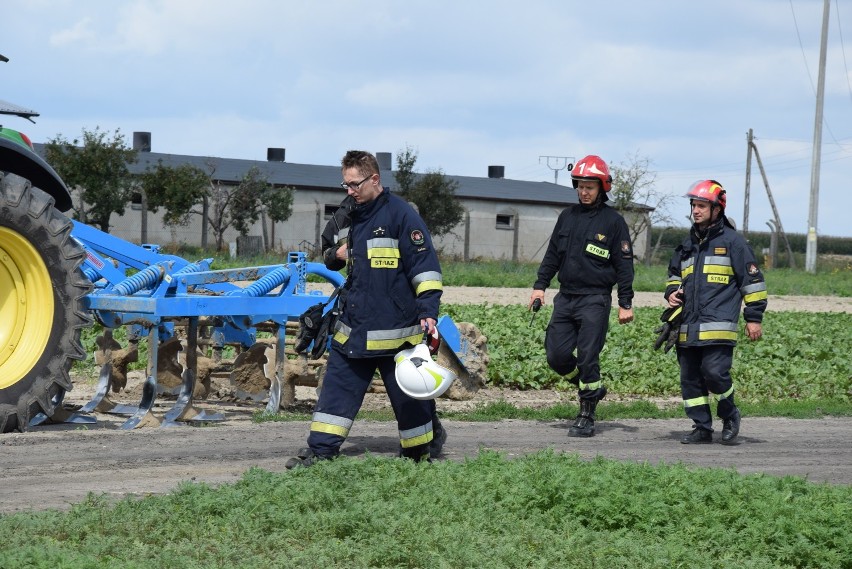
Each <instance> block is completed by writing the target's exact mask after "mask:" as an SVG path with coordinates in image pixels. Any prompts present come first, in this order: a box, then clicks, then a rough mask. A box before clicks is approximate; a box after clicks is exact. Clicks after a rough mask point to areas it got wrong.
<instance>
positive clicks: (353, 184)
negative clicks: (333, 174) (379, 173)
mask: <svg viewBox="0 0 852 569" xmlns="http://www.w3.org/2000/svg"><path fill="white" fill-rule="evenodd" d="M372 177H373V175H372V174H370V175H369V176H367V177H366V178H364V179H363V180H361V181H360V182H357V183H356V182H340V187H341V188H343V189H344V190H357V189H358V188H360V187H361V184H363V183H364V182H366V181H367V180H369V179H370V178H372Z"/></svg>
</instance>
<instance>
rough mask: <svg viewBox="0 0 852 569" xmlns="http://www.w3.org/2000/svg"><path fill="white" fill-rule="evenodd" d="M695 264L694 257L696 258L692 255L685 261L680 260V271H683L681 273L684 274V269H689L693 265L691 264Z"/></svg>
mask: <svg viewBox="0 0 852 569" xmlns="http://www.w3.org/2000/svg"><path fill="white" fill-rule="evenodd" d="M694 264H695V259H694V258H692V257H690V258H689V259H687V260H685V261H681V262H680V272H681V274H683V271H685V270H686V269H688V268H689V267H691V266H692V265H694Z"/></svg>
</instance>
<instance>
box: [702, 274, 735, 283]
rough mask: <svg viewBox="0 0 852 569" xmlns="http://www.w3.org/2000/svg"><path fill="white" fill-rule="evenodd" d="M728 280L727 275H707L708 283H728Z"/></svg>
mask: <svg viewBox="0 0 852 569" xmlns="http://www.w3.org/2000/svg"><path fill="white" fill-rule="evenodd" d="M730 280H731V277H729V276H728V275H707V282H708V283H719V284H728V282H730Z"/></svg>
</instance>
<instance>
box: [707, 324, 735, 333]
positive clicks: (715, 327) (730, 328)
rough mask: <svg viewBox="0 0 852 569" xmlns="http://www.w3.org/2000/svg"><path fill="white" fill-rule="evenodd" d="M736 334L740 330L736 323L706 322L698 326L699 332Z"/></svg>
mask: <svg viewBox="0 0 852 569" xmlns="http://www.w3.org/2000/svg"><path fill="white" fill-rule="evenodd" d="M720 330H723V331H725V332H736V331H737V330H738V328H737V324H736V323H735V322H705V323H703V324H699V325H698V332H699V333H700V332H718V331H720Z"/></svg>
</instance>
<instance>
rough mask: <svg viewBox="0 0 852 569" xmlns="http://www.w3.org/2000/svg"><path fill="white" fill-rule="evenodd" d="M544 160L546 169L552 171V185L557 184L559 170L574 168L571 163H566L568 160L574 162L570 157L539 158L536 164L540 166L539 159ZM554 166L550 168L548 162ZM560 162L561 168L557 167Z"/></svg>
mask: <svg viewBox="0 0 852 569" xmlns="http://www.w3.org/2000/svg"><path fill="white" fill-rule="evenodd" d="M542 158H545V159H546V160H547V167H548V168H550V169H551V170H553V183H554V184H558V183H559V170H566V169H567V170H571V168H572V167H573V166H574V165H573V164H572V163H570V162H568V160H572V161H573V160H574V158H573V157H572V156H539V157H538V163H539V164H541V159H542ZM551 160H553V162H554V163H555V164H556V166H551V165H550V161H551ZM560 161H561V164H562V165H561V166H560V165H559V164H560Z"/></svg>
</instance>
